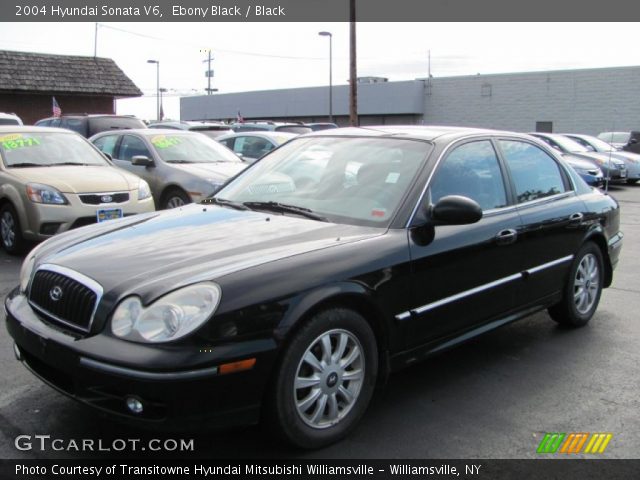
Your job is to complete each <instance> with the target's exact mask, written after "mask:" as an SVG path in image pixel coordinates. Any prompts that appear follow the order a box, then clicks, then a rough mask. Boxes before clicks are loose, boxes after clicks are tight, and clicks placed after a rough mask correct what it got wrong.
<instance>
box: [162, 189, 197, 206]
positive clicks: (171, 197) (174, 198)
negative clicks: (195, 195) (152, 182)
mask: <svg viewBox="0 0 640 480" xmlns="http://www.w3.org/2000/svg"><path fill="white" fill-rule="evenodd" d="M188 203H191V198H189V195H187V194H186V192H185V191H184V190H180V189H179V188H172V189H171V190H168V191H167V192H165V194H164V195H163V196H162V208H163V209H165V210H167V209H170V208H176V207H182V206H183V205H187V204H188Z"/></svg>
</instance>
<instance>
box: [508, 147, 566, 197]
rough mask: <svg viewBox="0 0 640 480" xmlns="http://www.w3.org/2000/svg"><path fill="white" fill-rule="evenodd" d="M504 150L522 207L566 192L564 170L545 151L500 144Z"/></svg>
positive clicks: (537, 148) (536, 148)
mask: <svg viewBox="0 0 640 480" xmlns="http://www.w3.org/2000/svg"><path fill="white" fill-rule="evenodd" d="M500 148H501V149H502V152H503V154H504V158H505V160H506V161H507V164H508V165H509V169H510V170H511V176H512V177H513V183H514V185H515V188H516V199H517V201H518V203H524V202H530V201H532V200H537V199H539V198H545V197H550V196H552V195H557V194H559V193H563V192H565V191H566V188H565V184H564V181H563V176H562V173H561V171H560V166H559V165H558V163H557V162H556V161H555V160H554V159H553V158H551V156H549V155H548V154H547V153H546V152H544V151H543V150H542V149H541V148H539V147H537V146H535V145H532V144H530V143H527V142H521V141H517V140H500Z"/></svg>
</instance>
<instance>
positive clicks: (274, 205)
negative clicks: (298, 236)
mask: <svg viewBox="0 0 640 480" xmlns="http://www.w3.org/2000/svg"><path fill="white" fill-rule="evenodd" d="M243 205H245V206H246V207H249V208H251V209H252V210H253V209H257V210H269V211H271V212H278V213H295V214H297V215H302V216H303V217H307V218H311V219H312V220H318V221H320V222H328V221H329V219H328V218H327V217H323V216H322V215H319V214H317V213H315V212H314V211H313V210H311V209H310V208H305V207H298V206H296V205H287V204H286V203H280V202H244V203H243Z"/></svg>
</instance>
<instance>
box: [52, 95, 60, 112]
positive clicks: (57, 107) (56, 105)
mask: <svg viewBox="0 0 640 480" xmlns="http://www.w3.org/2000/svg"><path fill="white" fill-rule="evenodd" d="M51 108H52V110H53V116H54V117H59V116H60V115H62V110H61V109H60V105H58V102H57V101H56V97H53V104H52V106H51Z"/></svg>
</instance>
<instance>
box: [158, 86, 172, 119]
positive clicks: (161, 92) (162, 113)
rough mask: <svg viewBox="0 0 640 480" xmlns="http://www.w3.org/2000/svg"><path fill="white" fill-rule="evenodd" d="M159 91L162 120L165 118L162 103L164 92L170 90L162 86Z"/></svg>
mask: <svg viewBox="0 0 640 480" xmlns="http://www.w3.org/2000/svg"><path fill="white" fill-rule="evenodd" d="M158 91H159V92H160V120H164V108H163V106H164V104H163V103H162V94H163V93H166V92H168V91H169V90H168V89H167V88H160V89H158Z"/></svg>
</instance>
